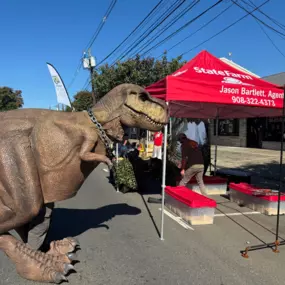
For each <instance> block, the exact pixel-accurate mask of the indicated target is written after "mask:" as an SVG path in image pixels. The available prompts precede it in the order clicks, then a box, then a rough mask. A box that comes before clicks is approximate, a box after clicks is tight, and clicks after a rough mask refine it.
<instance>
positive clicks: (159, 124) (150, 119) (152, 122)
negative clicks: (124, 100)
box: [125, 104, 165, 127]
mask: <svg viewBox="0 0 285 285" xmlns="http://www.w3.org/2000/svg"><path fill="white" fill-rule="evenodd" d="M125 106H126V107H128V109H129V110H130V111H131V113H132V115H134V116H135V117H140V118H141V117H143V118H144V119H146V120H147V121H148V122H150V123H151V124H152V125H155V126H158V127H162V126H164V125H165V124H163V123H161V122H157V121H155V120H154V119H152V118H151V117H149V116H148V115H146V114H145V113H142V112H138V111H137V110H135V109H134V108H132V107H131V106H129V105H127V104H125Z"/></svg>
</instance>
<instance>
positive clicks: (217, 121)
mask: <svg viewBox="0 0 285 285" xmlns="http://www.w3.org/2000/svg"><path fill="white" fill-rule="evenodd" d="M215 129H216V143H215V162H214V163H215V166H214V175H215V176H216V171H217V154H218V130H219V116H218V115H217V117H216V124H215Z"/></svg>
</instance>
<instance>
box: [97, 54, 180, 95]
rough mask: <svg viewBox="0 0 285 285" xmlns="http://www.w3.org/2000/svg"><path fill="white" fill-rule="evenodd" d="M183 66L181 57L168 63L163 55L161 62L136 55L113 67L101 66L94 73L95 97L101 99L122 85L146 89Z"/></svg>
mask: <svg viewBox="0 0 285 285" xmlns="http://www.w3.org/2000/svg"><path fill="white" fill-rule="evenodd" d="M184 64H185V61H182V57H181V56H179V57H177V58H174V59H172V60H171V61H168V60H167V56H166V54H164V55H163V57H162V59H161V60H155V58H152V57H148V58H141V57H140V56H139V55H137V56H136V58H134V59H128V60H126V61H124V62H117V63H116V64H115V65H113V66H109V65H108V64H105V65H102V66H101V67H99V69H98V70H97V71H95V72H94V82H95V88H96V96H97V97H98V98H102V97H103V96H104V95H105V94H106V93H108V92H109V91H110V90H111V89H113V88H114V87H116V86H117V85H119V84H122V83H133V84H137V85H140V86H142V87H146V86H148V85H150V84H152V83H154V82H156V81H158V80H160V79H162V78H164V77H165V76H167V75H169V74H171V73H173V72H175V71H176V70H177V69H179V68H180V67H181V66H183V65H184ZM97 100H98V99H97Z"/></svg>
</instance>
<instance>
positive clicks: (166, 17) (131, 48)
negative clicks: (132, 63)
mask: <svg viewBox="0 0 285 285" xmlns="http://www.w3.org/2000/svg"><path fill="white" fill-rule="evenodd" d="M176 2H177V3H178V2H179V1H176ZM184 2H185V0H183V1H182V2H181V3H179V4H178V6H176V7H175V8H174V9H172V10H171V11H170V12H169V13H168V14H167V15H166V16H165V17H164V18H163V19H162V20H161V21H160V22H159V23H158V24H156V26H155V27H153V28H152V29H151V30H150V31H148V32H147V34H146V35H145V36H144V37H142V38H141V39H140V40H138V42H135V43H134V44H133V45H132V46H131V47H130V48H129V49H128V50H127V51H126V52H125V53H124V54H123V55H121V56H120V57H118V58H117V59H116V60H115V61H114V62H113V63H112V64H111V66H113V65H115V63H116V62H117V61H118V60H121V59H123V58H124V57H125V56H126V55H127V54H128V53H130V52H131V51H132V50H133V49H134V48H135V47H136V46H137V45H139V44H140V43H141V42H142V41H144V40H145V39H146V38H147V37H148V36H149V35H150V34H151V33H152V32H153V31H155V30H156V29H157V28H158V27H159V26H160V25H161V24H162V23H163V22H164V21H165V20H167V19H168V18H169V17H170V16H171V15H172V14H173V13H174V12H175V11H176V10H177V9H178V8H179V7H180V6H181V5H182V4H183V3H184Z"/></svg>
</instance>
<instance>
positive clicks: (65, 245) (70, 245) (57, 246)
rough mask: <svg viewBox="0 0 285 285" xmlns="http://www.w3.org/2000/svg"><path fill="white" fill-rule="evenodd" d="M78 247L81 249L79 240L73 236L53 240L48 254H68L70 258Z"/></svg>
mask: <svg viewBox="0 0 285 285" xmlns="http://www.w3.org/2000/svg"><path fill="white" fill-rule="evenodd" d="M76 249H79V242H78V241H77V240H76V239H74V238H71V237H68V238H64V239H62V240H56V241H52V242H51V243H50V249H49V251H48V252H47V254H51V255H62V254H68V255H69V257H70V258H73V256H75V254H74V253H73V252H74V251H75V250H76Z"/></svg>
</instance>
